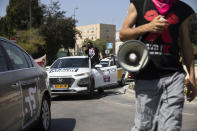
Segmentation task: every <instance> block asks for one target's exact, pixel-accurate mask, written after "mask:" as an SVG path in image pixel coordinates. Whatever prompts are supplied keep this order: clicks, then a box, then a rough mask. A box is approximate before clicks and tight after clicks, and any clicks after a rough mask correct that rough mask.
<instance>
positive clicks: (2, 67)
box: [0, 47, 8, 72]
mask: <svg viewBox="0 0 197 131" xmlns="http://www.w3.org/2000/svg"><path fill="white" fill-rule="evenodd" d="M7 70H8V66H7V62H6V58H5V54H4V53H3V49H2V48H1V47H0V72H3V71H7Z"/></svg>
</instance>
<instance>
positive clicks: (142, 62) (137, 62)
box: [117, 40, 149, 72]
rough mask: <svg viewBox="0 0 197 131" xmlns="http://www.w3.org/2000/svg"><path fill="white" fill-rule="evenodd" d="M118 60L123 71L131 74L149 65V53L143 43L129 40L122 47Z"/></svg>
mask: <svg viewBox="0 0 197 131" xmlns="http://www.w3.org/2000/svg"><path fill="white" fill-rule="evenodd" d="M117 58H118V62H119V64H120V66H122V68H123V69H125V70H126V71H129V72H138V71H139V70H141V69H142V68H144V67H145V66H146V65H147V63H148V61H149V52H148V49H147V47H146V46H145V44H144V43H142V42H141V41H138V40H129V41H126V42H124V43H123V44H122V45H121V46H120V48H119V51H118V55H117Z"/></svg>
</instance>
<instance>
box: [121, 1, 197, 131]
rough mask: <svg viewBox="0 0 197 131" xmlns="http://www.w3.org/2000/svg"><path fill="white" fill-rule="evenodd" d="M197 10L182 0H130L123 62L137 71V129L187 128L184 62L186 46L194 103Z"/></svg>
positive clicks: (189, 97) (190, 96) (123, 33)
mask: <svg viewBox="0 0 197 131" xmlns="http://www.w3.org/2000/svg"><path fill="white" fill-rule="evenodd" d="M192 14H194V11H193V9H192V8H191V7H190V6H188V5H187V4H186V3H184V2H182V1H180V0H130V8H129V11H128V14H127V16H126V18H125V20H124V23H123V25H122V28H121V30H120V39H121V40H122V41H123V42H125V43H124V44H123V45H122V46H121V47H120V50H119V53H118V55H119V56H118V60H119V62H120V65H122V67H123V68H124V69H126V70H128V71H130V72H135V73H134V74H135V80H136V82H135V93H136V115H135V122H134V123H135V125H134V127H133V128H132V131H180V130H181V127H182V112H183V106H184V79H185V76H186V73H185V71H184V69H183V67H182V64H181V63H180V61H179V58H180V55H179V54H180V50H182V57H183V59H184V64H185V65H186V67H187V70H188V72H189V82H188V84H187V90H188V93H187V100H188V101H190V102H191V101H192V100H194V98H195V96H196V94H197V88H196V83H195V74H194V56H193V48H192V44H191V40H190V37H189V31H188V24H189V20H190V18H191V15H192ZM134 25H135V26H134ZM179 38H180V43H179V41H178V39H179ZM179 47H180V50H179Z"/></svg>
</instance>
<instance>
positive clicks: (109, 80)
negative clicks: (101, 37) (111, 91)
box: [101, 61, 117, 86]
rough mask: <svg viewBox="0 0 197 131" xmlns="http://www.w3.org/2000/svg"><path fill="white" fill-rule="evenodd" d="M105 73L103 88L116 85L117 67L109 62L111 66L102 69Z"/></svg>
mask: <svg viewBox="0 0 197 131" xmlns="http://www.w3.org/2000/svg"><path fill="white" fill-rule="evenodd" d="M101 70H102V72H103V74H102V75H103V76H102V83H101V85H102V86H107V85H111V84H114V83H116V81H117V78H116V72H117V70H116V66H114V65H113V62H112V61H109V65H108V66H106V67H102V68H101Z"/></svg>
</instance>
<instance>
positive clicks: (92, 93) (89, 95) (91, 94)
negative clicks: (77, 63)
mask: <svg viewBox="0 0 197 131" xmlns="http://www.w3.org/2000/svg"><path fill="white" fill-rule="evenodd" d="M90 83H91V84H90V89H89V93H88V97H89V98H92V97H93V96H94V86H95V85H94V80H91V82H90Z"/></svg>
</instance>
